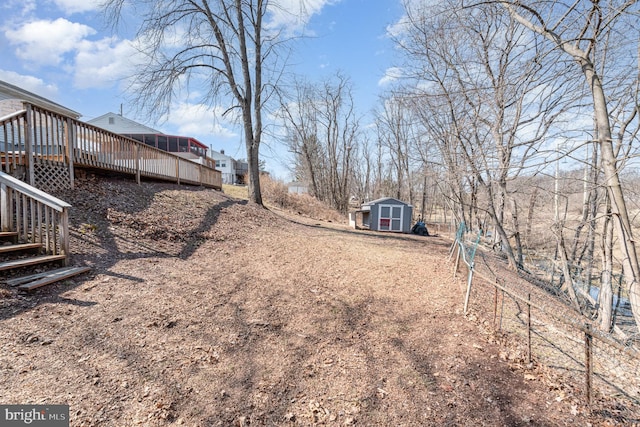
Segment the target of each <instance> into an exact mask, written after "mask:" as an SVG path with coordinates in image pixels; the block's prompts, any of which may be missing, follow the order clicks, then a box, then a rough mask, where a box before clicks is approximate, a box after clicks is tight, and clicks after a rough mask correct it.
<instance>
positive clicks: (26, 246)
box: [0, 243, 42, 254]
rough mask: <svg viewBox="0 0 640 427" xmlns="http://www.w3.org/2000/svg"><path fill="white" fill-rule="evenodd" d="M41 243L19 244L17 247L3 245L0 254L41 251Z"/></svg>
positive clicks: (0, 247)
mask: <svg viewBox="0 0 640 427" xmlns="http://www.w3.org/2000/svg"><path fill="white" fill-rule="evenodd" d="M41 248H42V243H20V244H17V245H4V246H0V254H6V253H9V252H18V251H26V250H28V249H41Z"/></svg>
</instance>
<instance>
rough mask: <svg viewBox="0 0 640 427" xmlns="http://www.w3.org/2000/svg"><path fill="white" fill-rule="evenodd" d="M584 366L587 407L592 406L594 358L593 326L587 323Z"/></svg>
mask: <svg viewBox="0 0 640 427" xmlns="http://www.w3.org/2000/svg"><path fill="white" fill-rule="evenodd" d="M584 327H585V331H584V366H585V369H584V371H585V394H586V397H587V405H591V380H592V374H593V372H592V360H591V359H592V358H591V355H592V353H591V346H592V341H593V335H591V325H590V324H589V323H585V325H584Z"/></svg>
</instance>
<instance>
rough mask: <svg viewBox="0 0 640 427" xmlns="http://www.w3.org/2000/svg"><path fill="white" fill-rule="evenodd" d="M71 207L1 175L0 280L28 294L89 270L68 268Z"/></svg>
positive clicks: (0, 173) (1, 173)
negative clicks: (60, 265)
mask: <svg viewBox="0 0 640 427" xmlns="http://www.w3.org/2000/svg"><path fill="white" fill-rule="evenodd" d="M70 207H71V206H70V205H68V204H67V203H65V202H63V201H61V200H59V199H56V198H55V197H53V196H50V195H48V194H46V193H44V192H42V191H40V190H38V189H36V188H34V187H31V186H29V185H28V184H25V183H24V182H22V181H19V180H17V179H15V178H13V177H11V176H8V175H7V174H5V173H3V172H0V226H1V230H0V281H3V282H4V283H5V284H7V285H9V286H12V287H17V288H18V289H20V290H23V291H31V290H34V289H37V288H39V287H41V286H45V285H48V284H50V283H55V282H58V281H61V280H65V279H68V278H70V277H73V276H76V275H79V274H82V273H86V272H87V271H89V270H90V268H89V267H70V266H68V265H67V263H68V260H69V226H68V209H69V208H70ZM55 264H62V266H63V267H61V268H55ZM37 266H39V267H40V268H38V267H37ZM58 267H59V266H58ZM34 270H39V271H37V272H34ZM10 272H12V273H13V274H11V273H10Z"/></svg>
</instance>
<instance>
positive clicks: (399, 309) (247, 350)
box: [0, 177, 614, 426]
mask: <svg viewBox="0 0 640 427" xmlns="http://www.w3.org/2000/svg"><path fill="white" fill-rule="evenodd" d="M60 197H61V198H63V199H64V200H66V201H68V202H70V203H71V204H72V205H73V211H72V218H71V220H72V228H73V231H72V251H73V252H74V255H73V263H74V264H88V265H92V266H93V271H92V273H91V274H89V275H86V276H83V277H81V278H76V279H74V280H69V281H66V282H64V283H61V284H57V285H52V286H49V287H47V288H45V289H40V290H38V291H37V292H35V293H34V294H30V295H23V294H18V293H17V292H16V291H15V290H13V289H10V288H8V287H6V286H5V285H0V286H2V287H1V288H0V402H2V403H48V404H60V403H64V404H69V405H70V410H71V425H73V426H94V425H101V426H132V425H143V426H147V425H148V426H156V425H158V426H164V425H186V426H259V425H285V426H286V425H330V426H343V425H361V426H402V425H404V426H431V425H433V426H446V425H449V426H466V425H473V426H483V425H485V426H564V425H580V426H587V425H613V424H614V421H613V420H607V419H602V418H598V417H595V416H594V415H591V414H590V413H589V411H587V410H586V409H585V408H583V407H579V406H576V405H575V402H574V401H571V400H570V399H557V395H556V393H555V392H554V390H552V389H551V388H550V387H548V386H547V385H546V384H544V382H542V381H537V380H532V378H534V377H536V376H535V375H529V372H530V370H535V369H537V368H536V367H535V366H534V367H531V366H529V367H526V366H523V365H520V364H518V363H517V362H513V361H511V362H510V361H507V360H503V359H502V358H500V357H498V355H499V353H500V348H499V347H498V346H497V345H496V344H495V342H496V340H495V339H494V338H492V337H491V336H490V333H489V332H486V331H487V330H488V328H486V327H484V326H483V325H482V324H480V323H478V322H475V321H469V320H466V319H465V318H464V316H462V314H461V305H462V297H461V286H462V284H461V283H459V282H458V281H455V280H454V279H453V278H452V277H451V269H450V268H449V265H448V264H447V263H446V258H447V251H448V249H449V245H450V242H449V241H448V240H446V239H443V238H440V237H430V238H423V237H417V236H406V235H391V234H382V233H371V232H362V231H357V232H356V231H354V230H350V229H348V228H347V227H346V226H344V225H340V224H335V223H326V222H319V221H314V220H309V219H308V218H307V219H305V218H301V217H293V216H290V215H287V214H284V213H282V212H275V211H269V210H266V209H262V208H258V207H255V206H253V205H250V204H247V203H246V202H244V201H241V200H236V199H232V198H229V197H227V196H225V195H224V194H222V193H219V192H215V191H212V190H203V189H189V188H187V187H177V186H174V185H169V184H158V183H146V184H143V185H142V186H137V185H135V184H134V183H131V182H128V181H119V180H103V179H97V178H95V177H91V178H88V179H86V180H83V181H80V182H78V187H77V189H76V191H74V192H66V193H63V194H60Z"/></svg>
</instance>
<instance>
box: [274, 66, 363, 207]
mask: <svg viewBox="0 0 640 427" xmlns="http://www.w3.org/2000/svg"><path fill="white" fill-rule="evenodd" d="M278 116H279V117H280V119H281V120H282V122H283V125H284V128H285V139H286V142H287V144H288V147H289V150H290V151H291V152H292V153H293V154H294V157H295V158H296V159H297V160H296V164H297V165H298V166H299V169H298V170H297V174H298V175H300V176H303V177H304V178H305V179H306V180H307V181H308V182H309V183H310V184H311V190H312V193H313V195H314V196H315V197H317V198H318V199H319V200H322V201H324V202H326V203H328V204H329V205H331V206H332V207H334V208H336V209H338V210H340V211H343V212H346V211H347V210H348V207H349V198H350V196H351V183H350V182H349V180H350V178H351V177H353V161H354V153H355V152H356V151H357V149H358V147H357V146H358V145H359V140H358V138H359V120H358V118H357V117H356V113H355V105H354V100H353V96H352V86H351V82H350V80H349V79H348V78H347V77H345V76H343V75H342V74H341V73H337V74H336V75H335V76H334V77H333V78H331V79H327V80H326V81H324V82H322V83H320V84H312V83H308V82H304V81H297V82H296V83H295V84H294V88H293V90H292V91H291V93H289V94H281V108H280V110H279V112H278Z"/></svg>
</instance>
